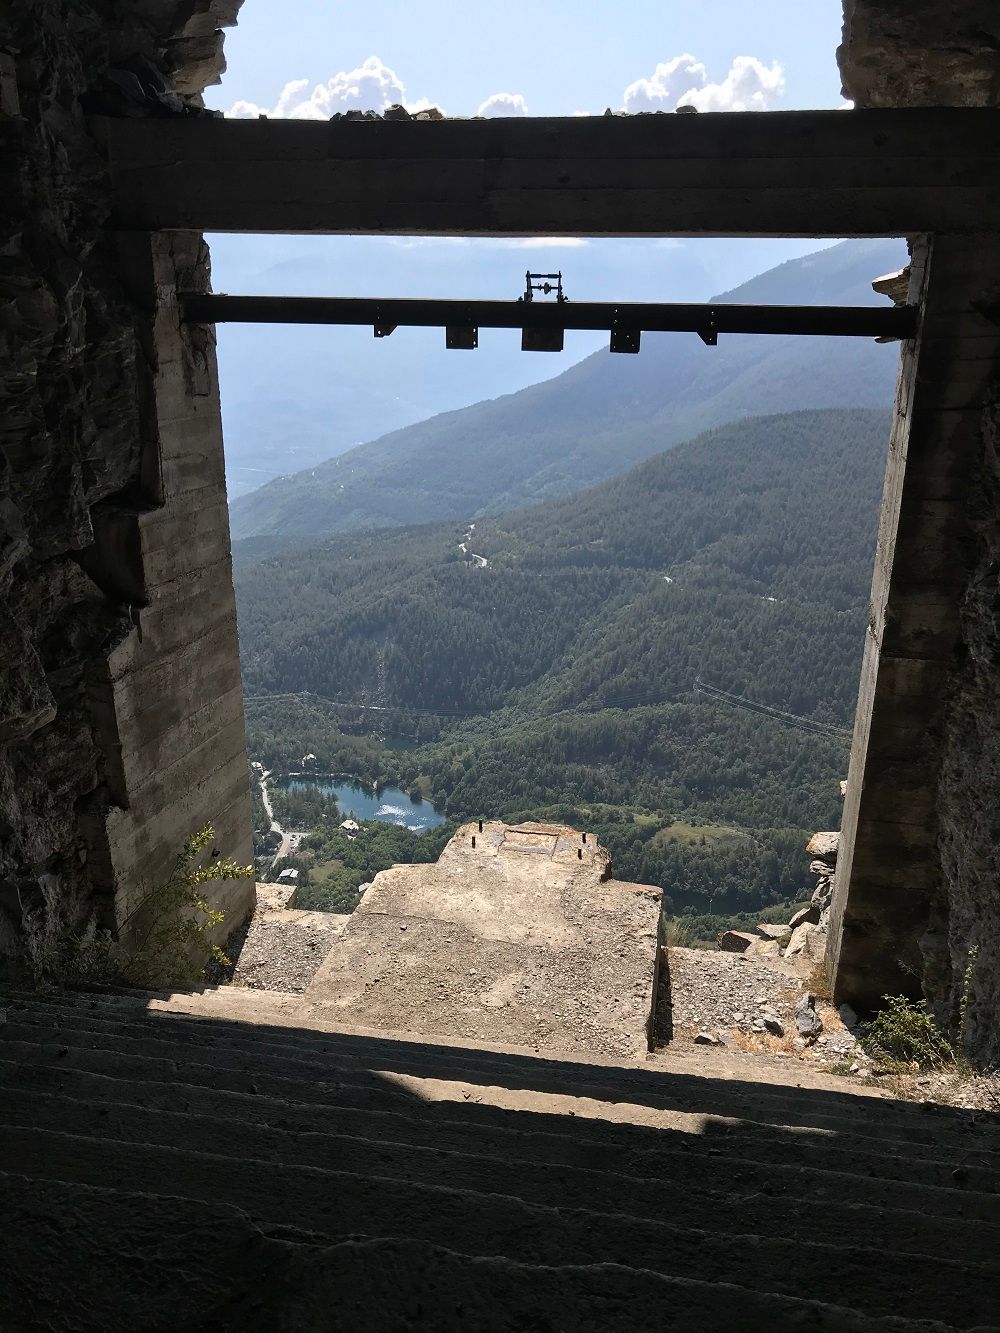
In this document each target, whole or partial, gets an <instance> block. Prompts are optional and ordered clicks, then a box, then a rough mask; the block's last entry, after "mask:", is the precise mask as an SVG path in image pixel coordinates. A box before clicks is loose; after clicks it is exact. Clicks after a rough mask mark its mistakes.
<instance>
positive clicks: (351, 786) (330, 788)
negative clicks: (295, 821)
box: [288, 778, 444, 833]
mask: <svg viewBox="0 0 1000 1333" xmlns="http://www.w3.org/2000/svg"><path fill="white" fill-rule="evenodd" d="M288 789H289V791H318V792H322V794H323V795H324V796H334V797H336V799H337V805H338V806H339V807H340V813H341V816H342V817H343V818H344V819H347V818H348V817H350V818H352V819H357V820H361V819H380V820H381V821H382V822H383V823H384V824H399V825H400V826H401V827H403V828H408V829H412V830H413V832H414V833H424V832H426V830H427V829H431V828H437V826H438V824H443V823H444V815H439V814H438V812H437V811H436V810H435V809H434V807H433V805H431V803H430V801H423V800H421V799H420V797H419V796H416V797H414V796H408V795H407V794H406V792H405V791H402V790H401V789H400V788H399V787H383V788H382V790H381V791H379V792H373V791H371V790H369V789H368V788H366V787H359V786H358V784H357V783H356V782H334V781H332V780H331V779H330V778H292V779H291V780H290V781H289V783H288Z"/></svg>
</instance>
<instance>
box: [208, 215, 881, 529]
mask: <svg viewBox="0 0 1000 1333" xmlns="http://www.w3.org/2000/svg"><path fill="white" fill-rule="evenodd" d="M903 258H905V254H904V252H903V249H902V243H901V242H898V241H886V240H872V241H849V242H844V243H842V244H841V245H837V246H833V247H831V248H829V249H827V250H823V251H819V252H818V253H816V254H813V255H808V256H806V257H805V258H803V259H796V260H791V261H789V262H788V263H785V264H782V265H780V266H779V267H777V268H775V269H771V270H770V271H769V272H767V273H764V274H761V275H760V276H758V277H756V278H753V279H751V281H750V282H747V283H744V284H743V285H742V286H740V287H738V288H736V289H735V290H734V291H731V292H727V293H724V294H722V295H720V296H719V297H717V298H715V299H717V300H719V301H724V300H725V301H738V302H745V303H750V302H761V303H775V304H867V305H871V304H879V303H880V302H882V301H883V300H884V298H881V297H878V296H876V295H875V294H874V293H873V292H872V290H871V280H872V279H873V278H874V277H876V276H878V275H879V274H880V273H882V272H885V271H886V270H887V269H890V268H893V267H898V265H899V263H900V262H901V261H902V260H903ZM458 356H459V354H458V353H456V358H457V357H458ZM896 360H897V351H896V349H895V348H894V347H893V346H891V345H890V346H878V345H876V344H874V343H873V342H871V341H869V340H858V339H848V338H840V339H838V338H806V337H799V338H785V337H735V336H734V337H728V338H725V337H724V338H723V339H721V340H720V343H719V346H718V347H715V348H706V347H704V346H703V345H702V344H701V342H700V341H699V340H698V339H697V338H695V337H694V336H693V335H688V334H660V335H648V334H647V335H645V336H644V338H643V347H642V352H641V353H640V354H639V356H635V357H633V356H619V355H612V354H610V353H609V352H599V353H595V354H594V355H593V356H590V357H588V358H586V359H585V360H584V361H581V362H579V363H578V364H577V365H575V366H572V367H571V368H570V369H569V370H567V371H566V372H565V373H564V374H562V375H559V376H557V377H556V378H554V379H551V380H546V381H544V382H543V383H541V384H537V385H533V386H531V387H530V388H527V389H523V390H521V391H519V392H518V393H515V394H509V395H507V396H506V397H503V398H498V399H493V400H490V401H487V402H482V403H477V404H475V405H474V406H472V407H467V408H462V409H461V410H459V411H455V412H449V413H444V414H442V415H440V416H436V417H432V418H431V419H430V420H428V421H424V422H420V423H419V424H417V425H415V426H409V427H406V428H405V429H403V430H399V431H394V432H392V433H391V434H389V435H385V436H383V437H382V438H381V439H378V440H374V441H372V442H370V443H368V444H363V445H360V446H358V447H357V448H355V449H352V450H350V451H348V452H347V453H344V454H341V455H339V456H338V457H337V458H333V459H331V460H329V461H328V462H326V463H323V464H321V465H320V466H318V467H316V468H313V469H309V470H307V471H304V472H300V473H296V474H294V475H292V476H289V477H282V478H278V479H277V480H275V481H273V482H270V483H268V484H267V485H266V486H263V487H261V489H260V490H257V491H254V492H252V493H251V494H250V495H247V496H243V497H242V498H240V499H238V500H236V501H235V502H234V503H233V505H232V506H231V521H232V529H233V535H234V537H248V536H253V535H258V534H283V533H284V534H296V535H299V536H321V535H323V534H327V533H334V532H338V531H350V530H356V529H362V528H373V527H391V526H397V525H404V524H405V525H409V524H414V523H426V522H433V521H435V520H439V519H454V518H462V519H469V518H475V517H477V516H479V515H488V514H498V513H503V512H505V511H508V510H511V509H515V508H518V507H519V506H522V505H525V504H532V503H536V502H538V501H542V500H548V499H555V498H558V497H559V496H562V495H566V494H569V493H572V492H574V491H577V490H582V489H584V488H586V487H588V486H592V485H594V484H595V483H597V482H599V481H602V480H604V479H606V478H608V477H611V476H614V475H616V474H618V473H621V472H624V471H625V470H626V469H627V468H629V467H630V466H632V465H633V464H634V463H636V462H639V461H641V460H642V459H644V458H648V457H650V456H651V455H653V454H655V453H659V452H661V451H662V450H664V449H666V448H670V447H672V446H673V445H676V444H678V443H680V442H681V441H683V440H685V439H689V438H691V437H693V436H694V435H697V434H699V433H700V432H702V431H704V430H708V429H711V428H712V427H715V426H718V425H723V424H725V423H726V422H730V421H738V420H740V419H742V418H744V417H749V416H758V415H767V414H774V413H783V412H790V411H800V410H809V409H816V408H827V407H841V406H843V407H852V408H857V407H882V406H886V405H888V403H889V402H890V400H891V395H892V390H893V383H894V378H895V366H896ZM460 367H461V362H460V361H458V360H456V369H457V370H460Z"/></svg>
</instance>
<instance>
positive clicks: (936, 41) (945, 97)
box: [837, 0, 1000, 106]
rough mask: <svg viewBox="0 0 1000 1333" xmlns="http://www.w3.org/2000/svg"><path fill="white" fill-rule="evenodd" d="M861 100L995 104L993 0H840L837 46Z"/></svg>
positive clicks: (848, 87) (997, 68) (998, 84)
mask: <svg viewBox="0 0 1000 1333" xmlns="http://www.w3.org/2000/svg"><path fill="white" fill-rule="evenodd" d="M837 57H838V60H839V63H840V72H841V75H842V77H843V81H844V92H845V93H846V94H847V96H848V97H852V98H854V100H855V101H856V102H857V104H858V106H995V105H996V104H997V102H998V101H1000V6H998V5H997V4H996V0H903V2H902V3H901V2H900V0H844V40H843V44H842V45H841V47H840V50H839V51H838V52H837Z"/></svg>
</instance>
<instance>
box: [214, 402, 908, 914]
mask: <svg viewBox="0 0 1000 1333" xmlns="http://www.w3.org/2000/svg"><path fill="white" fill-rule="evenodd" d="M887 438H888V413H887V412H885V411H880V410H860V409H859V410H826V411H816V412H798V413H792V414H786V415H780V416H773V417H761V418H753V419H749V420H746V421H741V422H736V423H732V424H730V425H728V426H724V427H720V428H719V429H717V430H714V431H711V432H709V433H708V434H706V435H703V436H701V437H699V438H698V439H696V440H693V441H691V442H689V443H687V444H683V445H680V446H678V447H677V448H674V449H671V450H669V451H667V452H666V453H662V454H659V455H657V456H655V457H653V458H650V459H647V460H646V461H645V462H643V463H641V464H639V465H637V466H636V467H634V468H632V469H631V470H630V471H629V472H627V473H626V474H624V475H623V476H620V477H617V478H615V479H614V480H612V481H610V482H605V483H602V484H601V485H599V486H596V487H593V488H592V489H590V490H588V491H586V492H584V493H582V494H580V495H576V496H571V497H567V498H564V499H562V500H559V501H553V502H549V503H546V504H543V505H539V506H536V507H533V508H530V509H525V510H522V511H519V512H515V513H509V514H505V515H503V516H501V517H498V518H492V519H484V520H481V521H479V522H478V523H477V524H476V527H475V529H474V531H473V534H472V541H471V543H470V542H466V546H467V547H468V548H469V549H468V552H467V553H465V554H463V552H462V551H461V550H460V548H459V543H460V542H461V541H462V540H463V538H464V537H465V525H464V524H461V523H446V524H434V525H430V526H426V527H422V528H410V529H389V530H383V531H374V532H365V533H352V534H343V535H338V536H336V537H333V538H329V539H327V540H326V541H325V542H323V543H321V544H318V545H315V546H311V547H307V548H303V547H301V545H297V544H296V543H294V542H288V543H287V549H285V550H284V551H282V550H281V548H282V546H283V545H286V543H283V542H282V541H281V540H280V539H270V540H268V541H261V540H258V541H252V542H248V543H245V544H242V545H239V544H238V546H237V557H238V558H237V566H236V583H237V597H238V605H239V616H240V637H241V645H242V653H243V669H244V678H245V683H246V687H247V692H248V694H250V695H252V696H260V695H265V694H283V695H287V694H289V693H297V692H300V691H306V692H309V693H311V694H312V695H314V696H321V697H322V698H325V699H327V700H331V699H332V700H347V701H351V702H352V703H363V704H369V705H378V706H379V707H380V708H387V709H389V710H391V711H389V712H387V713H384V712H378V713H365V712H362V711H361V710H359V711H357V712H356V713H352V712H351V711H350V710H346V711H345V710H343V709H340V708H330V707H329V705H327V704H323V703H321V702H319V700H318V699H312V700H307V701H305V702H302V701H286V700H278V701H276V702H275V703H274V704H273V705H269V704H264V705H255V706H254V708H253V709H252V710H251V736H252V738H253V741H254V743H256V744H257V745H258V746H262V747H264V749H265V750H266V751H267V754H268V756H270V757H272V758H277V757H279V756H280V746H281V744H282V742H281V739H280V736H281V732H282V729H283V728H284V729H285V731H286V734H287V735H288V736H290V737H291V738H292V739H290V740H289V741H288V742H287V744H288V745H289V746H292V747H295V746H298V745H299V744H300V743H301V744H305V743H306V742H308V745H307V746H306V748H308V749H312V750H314V751H315V752H316V753H317V754H320V755H322V753H323V752H324V748H323V747H324V745H326V746H327V752H328V753H329V756H330V758H329V759H327V760H321V762H336V763H337V764H338V765H339V764H343V763H345V762H348V760H347V758H346V757H345V753H344V750H345V748H346V749H347V750H349V749H350V746H351V744H352V742H349V741H344V742H341V741H340V740H339V739H338V734H339V733H338V728H337V725H336V723H337V722H341V723H343V724H344V725H345V726H347V727H348V728H352V727H357V728H359V729H361V730H367V731H368V732H369V733H370V732H371V731H372V730H376V731H381V732H383V733H384V732H387V731H388V732H392V733H394V734H397V735H404V736H409V737H411V738H412V739H415V740H416V741H417V742H418V743H419V745H418V748H417V749H415V750H414V751H412V752H411V753H409V754H405V755H397V756H388V763H389V767H388V768H387V767H386V758H387V757H386V756H385V755H383V756H382V759H381V761H380V766H379V771H378V773H377V774H376V773H375V772H373V771H372V769H371V768H370V767H369V765H370V764H372V763H374V762H375V760H374V755H373V752H372V750H371V746H370V743H369V742H361V741H359V742H357V745H358V758H359V763H358V765H357V767H356V771H362V770H363V771H364V773H365V774H367V775H368V776H371V777H374V776H381V777H382V778H388V777H393V778H395V779H397V780H400V781H406V782H412V781H416V780H417V779H418V778H421V779H422V784H423V786H424V790H425V792H426V793H427V794H431V795H433V798H434V800H435V802H436V803H437V804H439V805H440V806H442V807H444V808H445V809H446V810H447V811H448V812H449V813H453V814H456V815H477V814H489V815H490V816H496V815H514V814H527V813H529V812H532V811H534V812H538V811H540V810H542V809H543V808H554V807H557V806H558V807H560V808H561V809H563V810H564V811H565V810H566V809H567V808H569V807H573V808H577V809H579V808H580V807H581V804H585V805H587V806H589V808H590V809H591V810H593V809H594V808H596V807H598V806H599V807H600V808H601V809H602V810H605V812H606V814H607V811H611V813H610V814H607V819H608V820H611V821H612V823H613V820H612V815H613V817H614V819H619V818H620V819H623V820H625V821H626V824H627V828H626V827H623V829H622V830H619V833H620V837H619V838H618V843H617V844H616V843H615V834H614V829H613V827H612V824H609V826H608V829H610V832H609V831H608V829H606V830H605V834H606V835H607V836H610V837H611V838H612V846H613V850H615V848H616V847H617V850H615V854H616V856H617V857H618V863H617V864H618V868H619V873H620V874H628V875H633V876H636V877H639V878H643V877H645V878H646V879H647V880H649V881H650V882H654V883H658V882H663V883H665V884H666V883H670V884H674V885H675V888H674V889H673V890H672V893H673V895H674V898H675V900H676V901H682V896H681V888H678V887H676V885H681V884H682V885H684V886H686V888H684V890H683V892H684V893H686V894H688V901H689V902H690V901H698V902H700V901H701V900H702V897H704V898H708V899H711V900H712V901H714V902H715V910H719V904H720V903H723V904H725V903H728V906H729V909H730V910H736V908H737V907H738V906H739V902H740V896H739V895H740V893H741V892H745V891H746V884H747V883H748V882H749V876H750V875H751V872H750V871H749V870H747V869H746V864H747V861H746V858H747V857H748V856H750V853H751V851H752V853H753V856H754V857H756V858H757V861H756V862H754V864H755V865H756V866H757V869H756V870H754V871H753V874H754V875H756V876H757V877H758V879H759V878H760V876H762V875H764V874H765V873H767V874H770V873H771V871H770V870H766V867H765V861H766V857H768V856H771V855H774V856H780V857H781V858H782V859H781V862H780V866H781V869H780V871H779V869H775V870H774V874H775V875H777V876H778V879H777V880H775V883H776V884H778V883H779V881H780V887H781V891H782V892H787V891H788V885H789V883H790V882H791V879H790V877H791V878H794V876H795V875H796V874H801V860H802V851H801V847H802V845H803V843H804V836H803V834H802V833H801V832H800V831H801V830H811V829H813V828H816V827H823V826H835V825H836V822H837V820H838V819H839V802H838V799H837V780H838V779H839V778H840V777H842V776H843V774H844V772H845V765H846V758H847V735H846V731H847V729H848V728H849V726H850V721H851V716H852V712H853V708H854V701H855V696H856V692H857V674H858V666H859V662H860V654H861V647H862V641H863V633H864V624H865V613H866V607H867V599H868V592H869V587H870V581H871V561H872V551H873V547H874V534H875V517H876V511H877V505H878V497H879V493H880V487H881V478H882V474H883V471H884V465H885V451H886V441H887ZM261 548H264V549H265V550H267V551H268V552H269V553H268V554H264V555H262V554H259V552H260V550H261ZM254 551H257V552H258V554H256V555H255V554H254ZM473 552H474V553H476V554H477V555H480V556H481V557H482V558H484V559H486V560H487V561H488V563H487V565H486V566H485V567H483V566H482V565H479V564H472V563H468V562H467V560H466V554H471V553H473ZM699 680H700V681H703V682H707V683H708V684H710V685H715V686H717V687H719V688H721V689H724V690H726V691H728V692H730V693H731V694H734V695H737V696H745V697H746V698H748V699H751V700H754V701H758V702H760V703H763V704H765V705H768V706H770V707H773V708H775V709H779V710H782V711H785V712H788V713H792V714H796V715H798V716H799V717H801V718H806V719H811V720H812V722H813V723H814V724H815V725H816V726H818V728H819V730H818V731H814V732H812V733H809V732H806V731H803V730H801V729H800V728H796V727H790V726H787V725H784V724H779V723H777V722H776V721H774V720H772V719H769V718H761V717H758V716H754V715H752V714H748V713H746V712H744V711H741V710H739V709H738V708H737V709H732V708H727V707H724V706H720V705H719V704H718V703H717V702H714V701H712V700H710V699H708V698H707V697H706V696H705V695H704V694H702V693H699V692H697V691H696V689H695V684H696V682H697V681H699ZM269 710H270V711H269ZM838 729H839V730H838ZM324 731H325V732H326V733H328V736H329V739H328V738H327V736H326V735H324V736H323V738H322V743H321V742H320V741H317V739H316V738H317V736H319V735H321V733H323V732H324ZM338 747H339V748H338ZM303 752H304V751H303V750H302V749H294V748H293V749H290V750H289V751H288V753H289V754H301V753H303ZM626 810H627V811H629V812H630V813H628V814H627V815H626V814H625V813H624V811H626ZM635 811H639V812H641V811H649V812H653V813H654V814H655V815H656V816H657V819H658V820H661V821H662V818H663V817H664V816H665V815H666V816H669V817H671V818H675V819H676V818H684V819H692V818H693V819H695V821H696V822H697V821H711V822H713V823H714V824H716V825H718V824H726V823H731V824H732V825H735V826H738V829H736V830H730V834H731V839H732V842H731V845H730V844H728V843H727V844H726V846H725V848H724V852H725V856H726V857H729V858H731V859H732V869H731V871H727V872H726V873H725V874H724V875H723V874H722V872H721V871H720V870H719V864H718V852H717V850H716V852H713V851H712V849H711V847H709V848H708V850H705V843H704V840H703V841H702V842H701V843H700V844H698V843H697V842H696V843H695V860H697V857H698V856H703V857H705V858H707V859H706V865H705V866H704V867H703V868H702V871H701V872H698V873H700V874H701V879H699V878H698V873H696V870H697V867H694V868H693V866H692V861H691V856H690V855H688V854H687V853H685V852H684V849H683V848H681V849H678V846H677V845H676V840H675V841H673V842H672V841H671V840H670V839H667V838H664V839H661V840H660V841H659V842H655V841H649V842H648V844H647V842H644V841H643V838H644V836H645V834H647V833H648V835H649V838H650V839H653V838H654V835H656V832H657V829H658V828H660V823H658V822H654V823H652V824H650V825H649V826H648V827H647V826H645V825H643V824H642V820H641V818H637V817H634V815H633V813H631V812H635ZM615 812H617V813H615ZM567 817H568V816H567ZM602 817H604V816H602ZM668 822H669V819H668ZM748 830H755V832H754V833H753V834H751V833H749V832H747V831H748ZM727 836H730V835H727ZM748 839H749V842H748V841H747V840H748ZM748 849H749V850H748ZM713 855H714V856H715V858H716V859H715V860H714V861H713V862H712V864H711V865H709V864H708V859H710V858H711V856H713ZM622 856H624V858H625V859H624V860H622V859H621V858H622ZM678 858H681V860H678ZM685 858H686V859H685ZM741 858H742V859H741ZM751 859H752V858H751ZM675 861H677V864H676V865H674V862H675ZM681 861H683V865H681ZM767 864H769V863H767ZM741 866H742V867H743V869H740V868H739V867H741ZM775 866H776V867H777V866H778V862H777V861H776V862H775ZM671 867H672V869H671ZM671 877H672V878H671ZM741 877H742V878H741ZM782 877H784V878H782ZM754 883H757V880H754ZM741 884H742V885H743V888H742V889H741V888H740V887H739V886H740V885H741ZM776 891H777V889H776ZM720 894H721V897H720V896H719V895H720ZM699 895H701V897H699ZM751 905H753V904H751Z"/></svg>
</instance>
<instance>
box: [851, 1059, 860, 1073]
mask: <svg viewBox="0 0 1000 1333" xmlns="http://www.w3.org/2000/svg"><path fill="white" fill-rule="evenodd" d="M851 1073H852V1074H860V1073H861V1066H860V1065H859V1064H858V1062H857V1060H855V1062H854V1064H853V1065H851Z"/></svg>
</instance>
